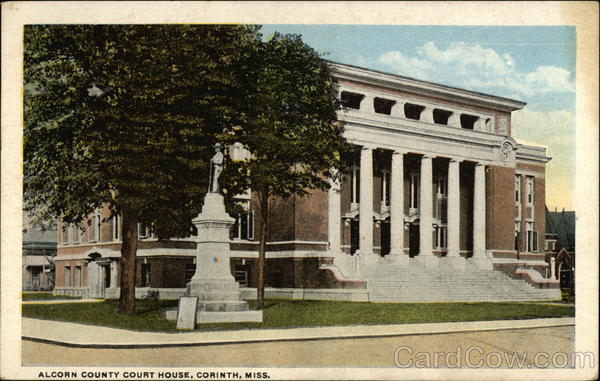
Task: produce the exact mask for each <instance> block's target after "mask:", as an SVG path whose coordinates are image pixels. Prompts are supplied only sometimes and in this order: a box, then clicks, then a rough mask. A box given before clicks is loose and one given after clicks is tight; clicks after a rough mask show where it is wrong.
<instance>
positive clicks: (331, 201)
mask: <svg viewBox="0 0 600 381" xmlns="http://www.w3.org/2000/svg"><path fill="white" fill-rule="evenodd" d="M329 185H330V186H331V188H329V192H328V200H327V222H328V232H327V236H328V238H329V252H330V253H332V254H339V253H341V237H340V235H341V228H340V227H341V218H342V217H341V205H340V185H339V184H338V182H337V181H335V180H329Z"/></svg>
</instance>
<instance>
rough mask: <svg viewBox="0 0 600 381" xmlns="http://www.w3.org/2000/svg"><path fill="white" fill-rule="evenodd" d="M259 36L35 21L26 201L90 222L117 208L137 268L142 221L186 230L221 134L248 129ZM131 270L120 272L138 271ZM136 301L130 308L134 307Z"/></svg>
mask: <svg viewBox="0 0 600 381" xmlns="http://www.w3.org/2000/svg"><path fill="white" fill-rule="evenodd" d="M257 31H258V28H257V27H254V26H227V25H226V26H219V25H178V26H170V25H127V26H122V25H76V26H73V25H41V26H37V25H36V26H27V27H26V29H25V56H24V60H25V62H24V68H25V99H24V104H25V113H24V118H25V131H24V157H25V166H24V179H25V181H24V193H25V194H24V196H25V197H24V198H25V202H26V207H27V208H28V209H29V210H30V211H31V212H32V213H33V214H36V215H38V216H42V217H45V218H47V219H51V218H56V217H57V216H62V219H63V221H66V222H68V223H81V221H82V220H83V218H84V217H85V216H86V215H88V214H90V213H91V212H93V211H94V210H95V209H96V208H98V207H100V206H101V205H103V204H104V203H108V204H110V206H111V209H112V213H113V214H117V213H121V214H122V215H123V229H124V230H123V234H122V237H123V243H124V245H123V246H125V250H124V249H122V254H123V255H124V256H125V255H127V256H128V258H129V265H128V266H135V261H134V259H135V251H136V247H137V232H136V231H134V230H135V224H136V223H137V222H144V223H146V224H148V225H151V226H152V227H153V229H154V231H155V232H156V234H157V235H158V236H159V237H161V238H166V237H175V236H184V235H186V234H187V233H188V232H189V229H190V225H191V222H190V220H191V219H192V217H193V216H194V215H195V214H197V213H198V212H199V210H200V206H201V202H202V195H203V194H204V193H205V192H206V189H207V183H208V163H209V160H210V156H211V153H212V144H213V143H214V141H215V135H217V134H218V133H220V132H222V131H223V129H225V128H228V127H229V126H230V125H239V124H240V113H239V110H240V109H241V106H240V105H241V102H242V101H243V100H242V95H243V94H245V89H246V88H247V87H248V86H247V83H246V81H247V78H246V77H245V75H246V74H247V72H248V65H249V64H250V62H249V59H250V58H251V57H252V52H253V49H254V46H255V45H256V44H257V41H258V37H259V35H258V32H257ZM126 241H127V242H126ZM132 257H133V260H132V259H131V258H132ZM121 265H122V266H121V270H122V271H123V272H122V274H125V270H126V269H129V273H130V275H131V272H134V267H126V266H125V264H124V263H122V264H121ZM131 279H133V282H135V278H131ZM131 279H130V280H131ZM130 283H131V282H130ZM124 287H125V288H128V290H125V291H126V292H129V295H130V296H129V297H128V298H129V299H132V295H133V293H132V292H133V291H132V289H133V285H132V284H125V285H124V284H123V283H122V284H121V292H122V295H121V296H122V299H123V292H124V291H123V288H124ZM129 302H130V304H131V306H127V307H126V308H122V310H126V311H124V312H132V308H133V307H132V305H133V300H130V301H129Z"/></svg>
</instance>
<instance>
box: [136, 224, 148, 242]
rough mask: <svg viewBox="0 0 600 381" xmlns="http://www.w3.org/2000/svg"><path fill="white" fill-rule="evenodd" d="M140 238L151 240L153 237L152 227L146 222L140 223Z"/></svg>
mask: <svg viewBox="0 0 600 381" xmlns="http://www.w3.org/2000/svg"><path fill="white" fill-rule="evenodd" d="M137 226H138V238H150V237H152V232H151V231H150V226H149V225H148V224H146V223H145V222H138V225H137Z"/></svg>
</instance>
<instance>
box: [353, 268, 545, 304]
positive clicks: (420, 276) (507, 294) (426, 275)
mask: <svg viewBox="0 0 600 381" xmlns="http://www.w3.org/2000/svg"><path fill="white" fill-rule="evenodd" d="M362 275H363V277H364V279H365V280H366V281H367V290H368V293H369V301H371V302H446V301H453V302H458V301H473V302H475V301H486V302H493V301H529V300H544V299H545V300H547V299H550V298H549V296H548V294H547V293H544V291H543V290H541V289H538V288H535V287H534V286H532V285H530V284H529V283H527V282H526V281H524V280H520V279H513V278H511V277H509V276H508V275H507V274H506V273H504V272H502V271H498V270H496V271H494V270H481V269H477V268H476V267H475V266H472V265H468V264H467V265H466V268H465V269H454V268H451V267H450V266H448V265H447V264H444V262H443V261H440V265H439V267H436V268H428V267H425V266H424V265H423V264H422V263H419V262H417V261H413V260H411V261H410V262H409V265H408V266H398V265H395V264H394V263H393V262H388V261H385V258H382V260H381V261H380V262H379V263H378V264H377V265H371V266H365V267H364V268H363V270H362Z"/></svg>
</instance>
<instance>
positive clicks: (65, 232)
mask: <svg viewBox="0 0 600 381" xmlns="http://www.w3.org/2000/svg"><path fill="white" fill-rule="evenodd" d="M61 240H62V244H63V245H64V244H67V243H69V224H67V223H64V222H63V224H62V236H61Z"/></svg>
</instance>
